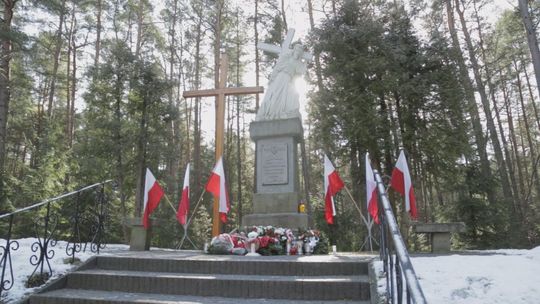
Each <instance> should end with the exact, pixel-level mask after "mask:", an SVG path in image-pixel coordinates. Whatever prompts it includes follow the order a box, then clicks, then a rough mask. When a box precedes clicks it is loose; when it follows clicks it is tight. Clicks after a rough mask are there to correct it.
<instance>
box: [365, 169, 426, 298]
mask: <svg viewBox="0 0 540 304" xmlns="http://www.w3.org/2000/svg"><path fill="white" fill-rule="evenodd" d="M373 174H374V175H375V181H376V182H377V191H378V193H379V198H380V205H379V206H381V205H382V207H383V210H382V212H381V211H380V210H379V220H380V222H381V224H380V228H381V235H380V238H381V246H380V256H381V261H382V262H383V270H384V273H385V275H386V287H387V288H386V292H387V298H388V299H389V301H390V303H398V304H401V303H403V300H405V301H406V303H408V304H409V303H414V304H426V303H427V301H426V298H425V296H424V292H423V291H422V288H421V287H420V283H419V282H418V278H417V277H416V273H415V272H414V268H413V265H412V263H411V259H410V257H409V253H408V252H407V246H405V242H404V241H403V238H402V237H401V233H400V232H399V227H398V225H397V221H396V218H395V217H394V214H393V211H392V207H391V205H390V200H389V199H388V196H387V194H386V189H385V187H384V184H383V181H382V178H381V175H380V174H379V172H377V170H373ZM411 301H412V302H411Z"/></svg>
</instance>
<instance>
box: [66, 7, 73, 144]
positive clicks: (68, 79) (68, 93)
mask: <svg viewBox="0 0 540 304" xmlns="http://www.w3.org/2000/svg"><path fill="white" fill-rule="evenodd" d="M74 26H75V5H73V7H72V8H71V20H70V25H69V30H68V29H66V32H67V36H68V37H67V45H68V50H67V54H66V59H67V64H66V122H65V126H64V128H65V129H64V140H65V142H66V146H68V147H69V129H70V128H69V125H70V123H69V119H70V114H71V103H72V102H74V101H72V99H71V89H72V87H71V75H72V74H71V53H72V52H73V44H72V43H71V41H72V40H73V35H74V33H73V28H74ZM66 28H67V22H66Z"/></svg>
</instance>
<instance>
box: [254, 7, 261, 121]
mask: <svg viewBox="0 0 540 304" xmlns="http://www.w3.org/2000/svg"><path fill="white" fill-rule="evenodd" d="M258 24H259V0H255V17H254V20H253V30H254V32H255V85H256V86H259V77H260V61H261V59H260V57H259V49H258V46H259V29H258V28H257V25H258ZM259 105H260V97H259V94H255V113H257V112H258V111H259Z"/></svg>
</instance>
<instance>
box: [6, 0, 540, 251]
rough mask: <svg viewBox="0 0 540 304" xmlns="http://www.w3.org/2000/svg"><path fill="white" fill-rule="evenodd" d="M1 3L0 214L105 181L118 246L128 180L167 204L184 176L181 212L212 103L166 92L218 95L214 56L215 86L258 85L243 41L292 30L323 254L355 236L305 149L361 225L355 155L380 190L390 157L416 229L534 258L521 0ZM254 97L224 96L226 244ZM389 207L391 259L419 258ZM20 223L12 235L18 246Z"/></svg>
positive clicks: (199, 221) (529, 101)
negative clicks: (405, 188)
mask: <svg viewBox="0 0 540 304" xmlns="http://www.w3.org/2000/svg"><path fill="white" fill-rule="evenodd" d="M2 4H3V7H2V16H3V18H2V19H0V21H1V24H0V26H1V31H0V39H1V45H2V54H1V57H0V168H1V170H0V198H1V200H0V214H1V213H6V212H9V211H12V210H14V209H18V208H22V207H25V206H28V205H30V204H32V203H35V202H37V201H40V200H43V199H45V198H48V197H52V196H54V195H57V194H59V193H63V192H66V191H68V190H72V189H76V188H78V187H80V186H83V185H87V184H92V183H95V182H99V181H103V180H106V179H114V180H115V181H116V183H117V188H116V192H115V195H114V200H112V201H111V204H112V206H110V208H109V212H110V214H109V217H110V220H111V225H110V226H109V241H110V242H127V240H128V238H129V233H128V229H127V227H126V226H124V225H123V223H124V219H125V218H128V217H132V216H133V215H134V214H136V213H137V212H138V211H139V209H140V207H138V206H140V204H136V203H135V202H137V201H140V199H139V197H140V193H141V191H142V189H141V186H140V185H141V176H142V172H144V168H145V167H149V168H151V169H152V171H153V172H154V174H155V175H156V176H157V178H158V180H160V181H161V184H162V186H163V187H164V188H165V192H166V193H167V194H168V196H169V197H170V199H171V200H172V201H173V202H177V201H178V199H179V195H180V190H181V189H179V188H180V185H181V183H182V180H183V173H184V172H183V171H184V168H185V166H186V164H187V163H188V162H191V166H192V168H193V169H192V175H191V176H192V179H191V197H192V202H194V201H195V198H198V197H199V195H200V194H201V193H202V191H203V187H204V182H205V181H206V178H207V176H208V174H209V172H210V171H211V169H212V167H213V165H214V158H213V132H208V130H207V129H205V126H204V124H205V123H204V122H205V121H206V122H207V121H208V120H210V121H211V123H210V124H212V123H213V117H211V118H209V115H210V114H209V112H208V110H207V109H208V107H209V106H210V107H212V106H213V103H214V101H213V99H188V100H185V99H183V98H182V97H181V96H182V92H183V91H184V90H191V89H200V88H211V87H212V86H213V85H214V84H215V83H216V82H217V79H216V77H217V76H216V73H214V71H215V70H216V67H217V66H218V62H219V57H220V55H219V54H220V52H226V53H227V54H228V56H229V61H230V65H229V79H228V83H229V85H230V86H245V85H265V84H266V79H267V76H268V73H269V72H270V70H271V67H272V65H273V63H274V62H275V59H276V58H275V57H272V56H271V55H270V54H265V53H262V52H261V51H257V49H256V41H265V42H268V43H272V44H279V43H280V42H281V41H282V39H283V37H284V34H285V33H286V29H287V28H288V27H291V26H290V24H293V23H297V22H298V19H299V18H301V19H302V18H303V19H302V20H304V21H305V28H306V29H307V30H308V31H309V35H307V36H305V37H303V42H304V43H305V44H306V45H308V46H309V47H310V48H311V51H312V52H313V53H314V54H315V59H314V61H313V62H312V64H311V67H310V69H309V70H310V71H309V75H308V77H307V79H308V80H307V81H308V87H309V92H308V94H307V96H308V98H307V99H308V102H307V105H306V113H305V115H304V116H305V117H304V128H305V130H306V136H307V138H306V148H307V156H308V167H307V172H308V174H307V177H309V178H308V179H306V178H303V179H302V182H303V183H307V184H308V187H309V193H310V198H311V199H310V201H311V204H312V211H313V216H314V218H315V223H316V226H317V227H318V228H319V229H321V230H323V231H325V232H326V233H329V234H330V236H331V238H332V239H333V242H335V243H337V245H338V248H340V249H341V250H358V249H359V248H360V244H362V242H363V239H364V237H365V233H364V232H365V228H364V227H363V223H362V221H361V220H360V217H359V215H358V212H357V211H356V208H355V207H354V206H353V204H352V202H351V201H350V199H348V197H347V196H345V195H340V196H338V197H337V213H338V214H337V217H336V219H337V220H336V224H335V225H334V226H332V227H329V226H328V225H326V224H325V223H324V219H323V211H322V210H323V208H324V205H323V198H322V193H323V190H322V153H323V151H324V152H326V153H327V154H328V155H329V156H330V158H331V159H332V160H333V161H334V162H335V165H336V167H337V169H338V171H339V172H340V174H341V176H342V177H343V178H344V180H345V182H346V184H347V185H348V186H349V188H350V189H351V191H352V194H353V196H354V198H355V200H356V201H357V202H360V205H362V209H363V210H364V214H366V213H365V207H364V203H362V202H363V201H364V199H363V198H364V197H365V189H364V168H363V166H364V164H363V159H364V158H363V157H364V153H365V152H367V151H369V152H370V154H371V157H372V158H371V160H372V163H373V166H374V168H377V169H379V170H380V171H381V172H382V173H383V174H385V175H387V176H388V175H390V174H391V170H392V167H393V164H394V162H395V159H396V157H397V155H398V151H399V149H400V148H404V149H405V150H406V152H407V156H408V159H409V166H410V168H411V171H412V175H413V183H414V186H415V192H416V196H417V204H418V207H419V214H420V216H419V220H420V221H424V222H437V221H444V222H446V221H463V222H465V223H466V224H467V232H466V233H464V234H462V235H461V236H460V237H459V239H458V241H459V242H458V243H457V246H460V247H463V248H500V247H512V248H531V247H534V246H537V245H538V244H540V235H539V233H540V214H539V212H540V180H539V176H538V169H539V168H538V166H539V162H540V147H539V139H540V134H539V133H540V114H539V110H538V107H539V104H538V101H539V87H540V85H539V81H540V54H536V53H535V51H534V45H535V44H536V51H537V50H538V42H537V37H538V31H537V29H538V23H539V22H540V4H539V3H538V2H535V1H526V0H519V1H517V0H516V1H515V3H510V2H506V5H505V6H506V7H508V9H507V10H505V11H501V13H500V14H497V15H496V16H497V17H496V18H493V17H490V18H486V17H487V16H493V14H492V13H493V10H494V9H495V7H494V6H493V3H491V1H489V0H410V1H400V0H393V1H383V0H378V1H371V0H370V1H368V0H360V1H351V0H343V1H340V0H308V1H285V0H269V1H260V0H249V1H247V2H246V1H244V2H240V1H225V0H214V1H211V0H166V1H151V0H109V1H105V0H40V1H33V0H2ZM509 4H510V5H509ZM291 7H294V8H295V12H294V14H291ZM527 22H528V23H527ZM524 25H525V26H524ZM526 29H528V30H526ZM535 67H536V69H535ZM260 102H261V99H260V98H258V97H257V98H256V97H254V96H251V97H250V96H242V97H229V98H228V99H227V110H226V132H225V152H224V161H225V171H226V174H227V181H228V186H229V193H230V195H231V197H232V208H231V210H232V214H231V216H230V217H229V218H230V221H229V223H227V225H226V226H225V230H226V231H230V230H232V229H234V228H236V227H238V226H239V224H240V223H239V219H240V218H241V217H242V215H245V214H248V213H250V209H251V196H252V192H253V166H252V165H251V164H253V162H254V160H253V159H254V151H253V145H252V143H251V141H250V139H249V134H248V133H249V132H248V126H249V123H250V121H251V120H252V119H253V116H254V115H253V114H254V113H255V112H256V110H257V108H258V105H259V104H260ZM205 130H206V131H207V132H205ZM203 198H204V200H203V204H202V206H203V207H202V208H199V209H198V210H197V212H196V215H195V217H194V221H193V223H192V225H191V226H190V235H191V238H192V239H193V240H194V241H195V243H197V244H199V245H200V244H201V243H202V242H204V241H205V240H208V239H209V237H210V227H211V223H210V222H211V219H210V216H209V214H210V211H211V197H210V195H205V196H203ZM391 198H392V201H393V202H396V204H395V208H396V212H397V214H398V215H399V222H400V223H401V225H402V228H403V232H404V234H405V237H406V238H407V239H408V242H409V245H410V246H412V247H413V248H414V249H422V248H423V246H424V243H425V242H424V241H425V240H423V239H421V238H418V237H417V236H414V235H412V234H411V235H410V238H409V233H408V229H407V227H408V226H409V221H410V219H409V218H408V216H407V215H406V214H405V213H403V210H402V208H401V204H398V202H400V201H401V200H400V198H399V197H397V196H393V194H391ZM157 212H158V215H157V217H158V218H160V220H161V222H160V225H159V227H157V228H156V231H155V237H154V238H153V245H155V246H162V247H172V246H173V244H175V243H176V242H177V241H178V239H179V238H180V237H181V235H182V233H183V231H182V228H181V226H180V225H178V223H177V222H176V220H175V218H174V214H173V213H172V211H171V210H170V209H169V207H167V206H166V205H164V206H162V207H160V208H159V209H158V211H157ZM28 220H29V218H25V217H24V216H23V217H19V218H18V219H17V221H19V222H21V223H23V222H25V221H26V222H27V221H28ZM0 225H2V227H3V226H5V223H0ZM20 227H21V228H18V230H17V231H16V234H17V235H19V236H28V234H29V233H30V232H31V227H29V225H21V226H20Z"/></svg>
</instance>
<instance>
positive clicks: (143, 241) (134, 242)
mask: <svg viewBox="0 0 540 304" xmlns="http://www.w3.org/2000/svg"><path fill="white" fill-rule="evenodd" d="M125 223H126V224H127V225H128V226H129V228H130V230H131V235H130V238H129V250H132V251H145V250H150V242H151V237H152V225H154V224H155V223H154V222H153V221H151V222H150V225H151V226H150V228H148V229H145V228H144V226H143V225H142V219H141V218H140V217H134V218H129V219H126V220H125Z"/></svg>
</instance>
